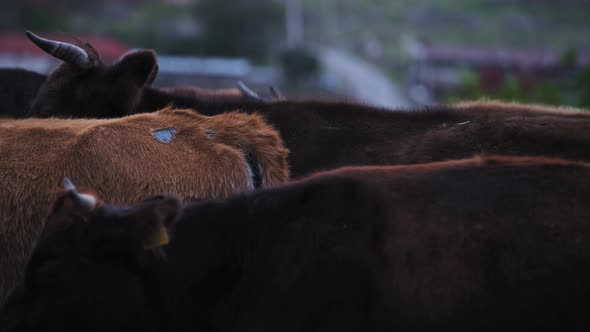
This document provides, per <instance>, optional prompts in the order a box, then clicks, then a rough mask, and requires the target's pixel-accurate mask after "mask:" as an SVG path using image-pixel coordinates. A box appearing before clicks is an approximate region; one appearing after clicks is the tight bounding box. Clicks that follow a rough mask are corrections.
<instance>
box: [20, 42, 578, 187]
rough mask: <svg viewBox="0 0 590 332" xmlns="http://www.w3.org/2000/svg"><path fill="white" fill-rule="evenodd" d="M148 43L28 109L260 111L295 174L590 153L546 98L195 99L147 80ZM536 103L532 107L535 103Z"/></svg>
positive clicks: (568, 118) (66, 75)
mask: <svg viewBox="0 0 590 332" xmlns="http://www.w3.org/2000/svg"><path fill="white" fill-rule="evenodd" d="M154 68H156V59H155V56H154V54H153V52H149V51H141V52H134V53H130V54H128V55H127V56H126V57H124V58H123V59H122V60H121V62H120V63H118V64H115V65H113V66H110V67H108V66H104V65H103V64H102V63H100V62H99V63H98V65H97V66H96V67H95V68H92V69H89V70H80V69H76V68H71V66H70V65H67V64H64V65H62V66H61V67H60V68H59V69H58V70H57V71H56V72H55V73H53V74H52V75H51V77H50V78H49V80H48V81H47V82H46V83H45V85H44V86H43V88H42V91H41V92H40V94H39V96H38V98H37V100H36V102H35V105H34V107H33V110H32V112H31V115H33V116H49V115H53V116H67V117H116V116H122V115H126V114H129V113H134V112H152V111H155V110H157V109H160V108H162V107H164V106H166V105H168V104H174V105H175V106H177V107H183V108H192V109H195V110H197V111H198V112H200V113H202V114H205V115H213V114H219V113H221V112H224V111H227V110H235V109H238V108H239V109H240V110H241V111H243V112H248V113H253V112H259V113H261V114H262V115H264V116H265V117H266V119H267V120H268V121H269V122H270V123H271V124H273V125H274V126H275V128H276V129H278V130H279V131H280V133H281V136H282V137H283V139H284V141H285V143H286V145H287V147H288V148H289V149H290V151H291V155H290V162H291V174H292V176H293V177H300V176H302V175H306V174H310V173H312V172H314V171H319V170H327V169H332V168H336V167H340V166H347V165H391V164H410V163H416V162H428V161H437V160H447V159H458V158H467V157H470V156H472V155H474V154H479V153H489V154H504V155H547V156H551V157H559V158H567V159H573V160H586V161H590V153H589V152H588V151H590V116H588V115H586V114H584V113H583V112H576V111H567V110H566V111H562V110H558V109H556V111H555V112H551V111H548V110H547V109H548V108H547V107H544V108H543V107H538V106H530V107H529V106H521V105H518V104H499V103H475V104H463V105H457V106H453V105H451V106H441V107H437V108H433V109H431V110H420V111H414V112H402V111H388V110H384V109H378V108H373V107H369V106H365V105H359V104H352V103H340V102H331V101H284V100H282V101H274V102H270V103H265V102H253V101H251V100H250V101H243V102H239V101H237V100H236V99H235V98H234V99H233V100H228V99H223V98H195V96H193V95H191V94H190V93H173V92H170V91H164V90H157V89H154V88H151V87H149V86H147V85H145V83H144V81H145V80H146V78H148V77H151V76H153V73H154ZM537 110H538V111H537Z"/></svg>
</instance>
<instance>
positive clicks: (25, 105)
mask: <svg viewBox="0 0 590 332" xmlns="http://www.w3.org/2000/svg"><path fill="white" fill-rule="evenodd" d="M46 78H47V77H46V76H45V75H42V74H39V73H37V72H34V71H30V70H25V69H20V68H0V100H2V104H1V105H0V118H23V117H25V116H27V114H28V113H29V109H30V108H31V103H32V102H33V99H34V98H35V96H36V95H37V90H39V87H41V84H43V82H45V79H46Z"/></svg>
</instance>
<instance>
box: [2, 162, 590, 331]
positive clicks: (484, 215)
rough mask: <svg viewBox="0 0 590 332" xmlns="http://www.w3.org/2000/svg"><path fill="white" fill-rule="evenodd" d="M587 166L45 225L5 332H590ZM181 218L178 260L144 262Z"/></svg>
mask: <svg viewBox="0 0 590 332" xmlns="http://www.w3.org/2000/svg"><path fill="white" fill-rule="evenodd" d="M589 166H590V165H589V164H584V163H574V162H567V161H563V160H551V159H542V158H508V157H487V158H481V157H480V158H473V159H467V160H461V161H451V162H439V163H432V164H424V165H415V166H394V167H360V168H344V169H340V170H336V171H331V172H326V173H323V174H318V175H315V176H313V177H311V178H308V179H304V180H300V181H297V182H293V183H291V184H288V185H285V186H282V187H278V188H274V189H270V190H263V191H259V192H254V193H251V194H245V195H242V196H239V197H235V198H231V199H229V200H227V201H213V202H203V203H197V204H192V205H188V206H186V207H185V208H183V209H182V211H177V210H178V209H179V207H178V203H176V201H175V200H174V199H152V200H147V201H144V202H142V203H139V204H137V205H134V206H132V207H129V208H118V207H115V206H108V205H105V206H103V207H101V208H99V209H98V210H96V211H94V212H91V213H87V214H83V215H82V216H78V218H79V220H77V221H70V222H58V220H54V222H52V223H49V226H48V229H46V231H45V234H44V235H43V236H42V238H41V240H40V242H39V245H38V247H37V249H36V250H35V252H34V254H33V257H32V259H31V261H30V263H29V266H28V270H27V274H26V279H25V283H24V285H23V287H22V288H20V289H19V291H18V292H16V293H15V294H14V296H13V297H12V298H11V301H10V303H9V305H8V306H7V307H6V309H5V311H4V312H2V316H3V317H4V322H3V323H4V324H5V325H3V326H2V325H0V328H1V327H5V328H6V329H5V330H4V331H11V330H10V329H8V328H7V327H8V326H11V327H18V328H21V329H15V330H14V331H33V330H36V329H35V328H39V330H41V329H49V330H60V331H78V330H84V331H106V330H108V331H124V330H125V329H126V328H130V327H132V328H133V329H135V330H138V331H154V330H161V331H163V330H169V331H185V330H186V331H202V332H207V331H339V332H340V331H433V332H434V331H436V332H439V331H490V332H491V331H494V332H496V331H537V330H543V331H587V330H588V329H590V315H589V312H588V311H589V308H590V284H589V283H588V280H589V279H590V205H589V204H588V197H590V167H589ZM56 208H57V209H58V210H63V209H65V210H66V212H67V211H68V210H70V209H71V208H70V207H68V206H67V205H64V204H63V202H62V203H59V204H57V207H56ZM66 214H67V213H66ZM174 216H177V217H178V218H179V220H178V221H177V222H176V225H175V226H174V227H173V232H172V233H173V238H172V242H171V243H170V245H169V246H168V247H166V255H167V260H166V261H162V260H157V259H156V258H154V257H153V256H152V254H151V253H149V252H145V251H142V249H141V245H140V242H141V241H140V239H141V238H142V236H145V234H146V231H145V229H156V228H157V227H154V225H170V223H171V220H172V219H174ZM58 219H63V218H62V217H60V218H58ZM141 225H145V227H143V226H141ZM138 229H143V231H141V230H138ZM102 290H104V291H102ZM58 317H59V318H58ZM62 317H64V319H61V318H62ZM65 317H67V319H65ZM96 326H98V327H96ZM162 326H164V327H165V328H162ZM27 327H28V328H27ZM29 328H30V329H29Z"/></svg>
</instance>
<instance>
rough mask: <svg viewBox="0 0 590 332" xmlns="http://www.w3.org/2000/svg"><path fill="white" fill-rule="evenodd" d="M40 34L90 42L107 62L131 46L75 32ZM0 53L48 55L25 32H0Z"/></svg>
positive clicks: (59, 38) (54, 38) (65, 39)
mask: <svg viewBox="0 0 590 332" xmlns="http://www.w3.org/2000/svg"><path fill="white" fill-rule="evenodd" d="M39 36H41V37H43V38H47V39H53V40H58V41H62V42H70V43H73V42H74V41H75V39H76V38H77V39H79V40H82V41H86V42H89V43H90V44H92V46H94V48H96V49H97V50H98V52H99V53H100V55H101V57H102V59H103V60H104V61H106V62H112V61H114V60H116V59H117V58H118V57H119V56H120V55H121V54H123V53H125V52H127V51H128V50H129V47H128V46H127V45H125V44H124V43H122V42H120V41H118V40H116V39H113V38H110V37H104V36H97V35H91V36H83V35H74V34H55V33H40V34H39ZM0 53H4V54H13V55H28V56H47V57H49V56H50V55H48V54H47V53H45V52H44V51H43V50H41V49H40V48H39V47H37V46H36V45H35V44H33V43H32V42H31V41H30V40H29V39H28V38H27V37H26V36H25V33H24V32H22V33H17V32H0Z"/></svg>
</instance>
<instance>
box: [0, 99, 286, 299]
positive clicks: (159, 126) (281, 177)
mask: <svg viewBox="0 0 590 332" xmlns="http://www.w3.org/2000/svg"><path fill="white" fill-rule="evenodd" d="M287 155H288V150H287V149H286V148H285V147H284V143H283V142H282V140H281V139H280V136H279V134H278V133H277V132H276V130H274V129H273V128H272V127H271V126H270V125H268V124H267V123H266V122H265V121H264V120H263V119H262V117H260V116H258V115H252V114H243V113H236V112H233V113H231V112H230V113H226V114H222V115H219V116H210V117H209V116H204V115H200V114H198V113H195V112H193V111H192V110H183V109H172V108H168V109H163V110H161V111H159V112H155V113H146V114H137V115H133V116H129V117H125V118H120V119H110V120H109V119H77V120H66V119H22V120H0V183H2V186H3V190H2V193H3V194H2V203H1V204H0V252H1V253H2V254H1V255H0V302H1V300H2V298H3V297H5V295H6V293H7V292H8V291H9V289H10V288H11V287H12V286H13V285H14V283H15V281H16V280H17V278H18V277H19V275H20V273H21V272H22V268H23V267H24V263H25V260H26V258H27V256H28V253H29V252H30V250H31V245H32V243H33V241H34V240H35V239H36V238H37V236H38V235H39V232H40V231H41V229H42V227H43V223H42V218H41V217H42V216H43V215H46V214H47V211H48V210H49V208H50V206H51V200H52V197H53V194H54V192H53V190H54V189H55V188H58V185H59V184H60V183H61V180H62V178H63V177H64V176H65V175H68V176H71V177H72V179H73V180H74V181H78V182H80V183H81V184H82V185H85V186H90V187H92V188H95V189H96V191H97V193H99V194H101V195H104V197H105V198H106V199H108V200H109V201H111V200H112V201H113V202H118V203H131V202H134V201H136V200H138V199H141V198H144V197H146V195H147V196H149V195H153V194H157V193H160V192H168V193H174V194H176V195H179V196H180V197H181V198H183V199H186V200H202V199H222V198H227V197H229V196H230V195H233V194H236V193H240V192H244V191H249V190H254V189H256V188H262V187H270V186H274V185H277V184H279V183H282V182H285V181H287V179H288V178H289V167H288V164H287Z"/></svg>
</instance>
